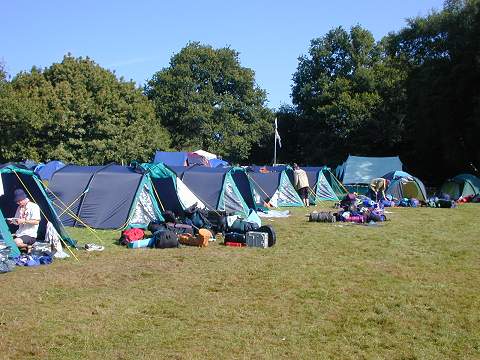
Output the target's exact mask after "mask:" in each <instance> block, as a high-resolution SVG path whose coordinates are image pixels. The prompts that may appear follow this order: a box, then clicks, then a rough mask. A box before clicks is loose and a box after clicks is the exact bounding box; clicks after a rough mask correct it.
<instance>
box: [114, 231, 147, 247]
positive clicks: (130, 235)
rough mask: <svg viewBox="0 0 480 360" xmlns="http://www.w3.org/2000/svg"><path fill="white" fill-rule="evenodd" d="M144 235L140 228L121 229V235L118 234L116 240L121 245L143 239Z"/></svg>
mask: <svg viewBox="0 0 480 360" xmlns="http://www.w3.org/2000/svg"><path fill="white" fill-rule="evenodd" d="M144 236H145V232H144V231H143V230H142V229H137V228H133V229H127V230H123V231H122V235H121V236H120V239H119V240H118V242H119V243H120V244H121V245H127V244H129V243H131V242H134V241H137V240H141V239H143V238H144Z"/></svg>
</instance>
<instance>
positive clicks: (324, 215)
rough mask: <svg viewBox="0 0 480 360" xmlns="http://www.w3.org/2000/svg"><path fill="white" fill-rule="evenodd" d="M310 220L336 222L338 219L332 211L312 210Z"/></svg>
mask: <svg viewBox="0 0 480 360" xmlns="http://www.w3.org/2000/svg"><path fill="white" fill-rule="evenodd" d="M308 221H310V222H327V223H334V222H336V221H337V218H336V217H335V214H333V213H332V212H330V211H321V212H316V211H314V212H312V213H310V215H309V217H308Z"/></svg>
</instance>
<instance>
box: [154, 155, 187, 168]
mask: <svg viewBox="0 0 480 360" xmlns="http://www.w3.org/2000/svg"><path fill="white" fill-rule="evenodd" d="M187 156H188V153H186V152H183V151H156V152H155V156H154V158H153V162H154V163H163V164H165V165H168V166H186V165H187Z"/></svg>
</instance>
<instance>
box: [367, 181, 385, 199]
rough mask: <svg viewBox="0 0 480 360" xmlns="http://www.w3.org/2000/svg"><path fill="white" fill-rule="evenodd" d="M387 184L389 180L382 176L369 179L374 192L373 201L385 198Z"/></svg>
mask: <svg viewBox="0 0 480 360" xmlns="http://www.w3.org/2000/svg"><path fill="white" fill-rule="evenodd" d="M389 184H390V180H387V179H384V178H376V179H373V180H372V181H370V189H372V191H373V192H374V194H375V201H379V200H382V199H385V190H387V188H388V185H389ZM378 193H380V194H381V195H382V197H381V198H380V199H379V198H378Z"/></svg>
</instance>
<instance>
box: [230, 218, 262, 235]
mask: <svg viewBox="0 0 480 360" xmlns="http://www.w3.org/2000/svg"><path fill="white" fill-rule="evenodd" d="M259 227H260V226H258V224H256V223H253V222H248V221H246V220H243V219H237V220H235V221H234V222H233V224H232V226H230V228H229V229H228V230H230V232H237V233H241V234H245V233H246V232H248V231H255V230H257V229H258V228H259Z"/></svg>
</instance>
